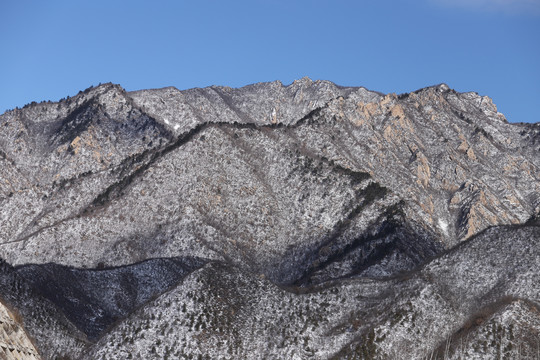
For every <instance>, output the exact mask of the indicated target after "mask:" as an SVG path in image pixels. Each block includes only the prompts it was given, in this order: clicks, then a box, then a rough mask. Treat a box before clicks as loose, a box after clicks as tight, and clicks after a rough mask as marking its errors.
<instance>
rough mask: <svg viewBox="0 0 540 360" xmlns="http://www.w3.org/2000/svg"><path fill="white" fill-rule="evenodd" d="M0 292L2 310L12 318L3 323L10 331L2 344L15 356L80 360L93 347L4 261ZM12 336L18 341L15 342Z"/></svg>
mask: <svg viewBox="0 0 540 360" xmlns="http://www.w3.org/2000/svg"><path fill="white" fill-rule="evenodd" d="M0 289H2V292H1V295H0V296H1V297H0V301H1V304H0V307H1V308H6V309H7V314H8V315H9V316H8V318H6V319H4V320H2V321H3V322H4V323H6V324H7V325H6V326H7V329H6V330H9V329H11V330H9V331H6V333H5V335H4V337H5V336H6V335H7V338H8V339H7V340H6V339H5V340H3V341H4V343H5V345H6V349H8V351H11V352H12V354H14V355H15V354H16V353H15V352H14V350H16V351H17V352H19V353H21V350H22V351H23V353H25V354H26V355H21V356H23V358H25V357H24V356H28V357H31V356H35V357H36V358H39V356H41V357H43V358H44V359H55V358H63V357H68V358H79V357H80V356H81V353H82V351H83V349H85V348H86V347H87V346H88V345H89V344H90V343H89V342H88V341H87V339H86V336H85V335H84V334H82V333H81V332H80V331H78V330H77V328H76V327H75V326H74V325H73V324H72V323H71V322H69V320H67V319H66V317H65V315H64V314H63V313H62V312H61V311H60V310H59V309H58V308H57V307H56V306H55V305H54V304H53V303H52V302H50V301H48V300H47V299H45V298H43V297H42V296H41V295H40V294H39V292H37V291H36V290H35V289H33V288H32V287H31V286H30V285H29V284H28V283H27V282H26V280H25V279H24V278H22V277H21V276H19V275H18V274H17V272H16V271H15V269H14V268H13V267H11V266H10V265H8V264H6V263H5V262H4V261H0ZM3 316H4V317H5V316H6V315H5V314H4V315H3ZM10 319H11V320H10ZM89 321H90V319H89ZM12 332H13V336H14V337H15V338H16V340H14V339H12V336H11V333H12ZM9 339H11V340H9ZM10 341H11V342H10ZM21 341H22V342H21ZM29 341H30V342H31V344H32V346H30V345H29V344H28V342H29ZM21 346H22V347H23V348H24V349H21V348H20V347H21ZM6 349H4V352H6ZM35 352H37V354H38V355H35V354H34V353H35ZM6 354H7V355H8V356H11V355H10V354H9V353H7V352H6ZM33 354H34V355H33Z"/></svg>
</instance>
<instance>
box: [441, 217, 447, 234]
mask: <svg viewBox="0 0 540 360" xmlns="http://www.w3.org/2000/svg"><path fill="white" fill-rule="evenodd" d="M439 227H440V228H441V230H442V231H443V233H444V235H446V236H448V223H447V222H446V221H444V220H442V219H439Z"/></svg>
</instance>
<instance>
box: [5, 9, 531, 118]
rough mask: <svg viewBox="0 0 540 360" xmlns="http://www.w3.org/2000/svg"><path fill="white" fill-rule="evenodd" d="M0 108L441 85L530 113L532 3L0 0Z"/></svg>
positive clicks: (511, 112)
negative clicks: (272, 84) (137, 93)
mask: <svg viewBox="0 0 540 360" xmlns="http://www.w3.org/2000/svg"><path fill="white" fill-rule="evenodd" d="M0 45H1V49H2V50H1V52H0V113H2V112H4V111H5V110H6V109H10V108H14V107H16V106H19V107H20V106H23V105H24V104H26V103H28V102H31V101H38V102H39V101H42V100H53V101H56V100H58V99H60V98H62V97H65V96H67V95H70V96H71V95H74V94H76V93H77V92H78V91H79V90H84V89H85V88H87V87H89V86H90V85H97V84H98V83H100V82H101V83H103V82H109V81H110V82H113V83H118V84H120V85H122V86H123V87H124V88H125V89H126V90H128V91H129V90H138V89H145V88H158V87H164V86H171V85H172V86H176V87H177V88H179V89H187V88H192V87H204V86H209V85H214V84H215V85H227V86H231V87H239V86H243V85H247V84H250V83H255V82H261V81H274V80H281V81H282V82H283V83H284V84H288V83H291V82H292V81H293V80H294V79H298V78H301V77H303V76H309V77H310V78H312V79H314V80H315V79H324V80H330V81H333V82H335V83H337V84H339V85H351V86H365V87H367V88H369V89H372V90H377V91H381V92H385V93H388V92H395V93H402V92H408V91H413V90H416V89H418V88H421V87H425V86H430V85H434V84H438V83H441V82H444V83H447V84H448V85H449V86H450V87H452V88H454V89H456V90H457V91H477V92H478V93H480V94H482V95H488V96H490V97H492V98H493V100H494V102H495V104H496V105H497V106H498V108H499V111H501V112H503V113H504V114H505V115H506V116H507V118H508V120H509V121H512V122H520V121H527V122H538V121H540V115H539V113H540V112H539V111H538V108H539V106H540V0H415V1H407V0H401V1H374V0H373V1H367V0H366V1H360V0H350V1H347V0H311V1H307V0H305V1H294V0H241V1H235V0H220V1H217V0H216V1H209V0H192V1H182V0H174V1H173V0H170V1H167V0H155V1H138V0H131V1H115V0H106V1H105V0H92V1H78V0H69V1H67V0H66V1H59V0H47V1H41V0H35V1H29V0H1V1H0Z"/></svg>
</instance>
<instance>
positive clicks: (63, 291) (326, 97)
mask: <svg viewBox="0 0 540 360" xmlns="http://www.w3.org/2000/svg"><path fill="white" fill-rule="evenodd" d="M539 153H540V127H539V125H538V123H537V124H510V123H508V122H507V121H506V119H505V117H504V116H503V115H502V114H500V113H498V112H497V108H496V107H495V105H493V103H492V102H491V100H490V99H489V98H488V97H485V96H479V95H478V94H476V93H457V92H455V91H453V90H451V89H450V88H449V87H448V86H446V85H444V84H442V85H438V86H433V87H429V88H425V89H421V90H418V91H416V92H413V93H410V94H402V95H399V96H397V95H395V94H388V95H384V94H380V93H377V92H372V91H369V90H367V89H365V88H344V87H339V86H337V85H335V84H332V83H330V82H326V81H311V80H310V79H307V78H304V79H301V80H298V81H295V82H293V83H292V84H291V85H288V86H284V85H282V84H281V83H280V82H273V83H262V84H254V85H250V86H246V87H244V88H240V89H231V88H227V87H217V86H213V87H209V88H205V89H191V90H186V91H179V90H177V89H175V88H165V89H157V90H142V91H136V92H126V91H124V90H123V89H122V88H121V87H119V86H117V85H113V84H105V85H100V86H98V87H96V88H90V89H87V90H85V91H84V92H80V93H79V94H78V95H76V96H74V97H72V98H68V99H66V100H62V101H60V102H59V103H41V104H35V103H33V104H30V105H28V106H26V107H24V108H23V109H16V110H12V111H9V112H6V113H5V114H3V115H1V116H0V166H1V168H2V171H1V172H0V204H1V211H0V225H1V227H2V230H3V231H2V233H0V256H1V257H2V258H3V259H5V260H6V261H7V262H8V263H9V264H11V265H13V266H15V268H11V267H10V266H9V265H7V264H6V265H5V266H6V269H9V271H7V270H6V271H7V273H9V276H8V275H5V276H4V278H3V279H4V280H2V281H4V283H5V284H10V281H15V280H13V279H15V278H16V279H17V282H18V283H22V284H24V289H27V290H25V291H27V292H28V294H31V295H27V298H28V299H29V300H28V301H21V300H20V299H19V296H18V295H17V293H16V292H14V293H13V294H12V296H11V298H10V299H8V300H6V301H8V303H9V305H10V306H11V307H13V308H17V309H19V307H20V308H21V309H22V310H19V311H20V312H21V313H22V312H24V311H27V310H25V309H29V306H30V305H29V304H30V303H31V302H33V301H37V302H39V303H40V304H41V303H43V304H47V306H46V307H45V308H44V310H43V312H42V313H40V315H39V316H42V317H44V318H47V319H48V318H50V319H52V320H51V321H55V324H57V325H55V326H56V327H55V330H54V331H50V332H48V333H44V331H45V328H44V325H43V324H37V323H36V322H35V321H34V322H33V323H32V321H33V320H27V316H24V319H25V324H23V326H24V327H25V329H26V331H27V332H28V333H29V334H30V335H31V336H33V337H34V339H35V341H36V344H37V348H38V350H39V351H40V352H41V354H42V356H43V357H44V358H54V356H60V355H61V356H71V357H73V358H80V357H83V356H86V357H87V358H89V359H90V358H114V359H118V358H130V357H132V358H165V357H167V356H168V357H170V358H177V357H180V356H186V357H197V356H199V355H200V356H205V357H208V358H220V357H221V358H260V357H261V354H266V355H264V356H263V357H265V358H310V357H314V358H332V357H337V358H347V357H351V358H354V357H355V356H356V357H359V358H395V357H396V356H397V355H396V354H400V353H402V352H403V351H405V350H406V351H407V353H409V354H410V356H411V358H418V359H421V358H424V357H429V356H430V355H432V354H433V356H435V355H437V356H440V357H445V358H452V357H455V358H459V357H460V356H462V355H463V354H467V356H468V357H471V358H474V357H475V356H476V357H477V358H478V357H479V356H481V354H485V353H492V354H502V352H501V351H503V352H504V353H505V354H506V353H507V354H514V353H513V352H512V351H513V350H512V349H516V348H514V347H512V346H517V344H518V343H519V344H522V345H520V346H521V347H519V349H520V350H519V351H522V352H521V353H520V354H522V356H524V355H523V354H525V353H527V352H528V353H530V354H533V353H534V351H535V349H536V348H535V345H534V341H533V340H530V339H533V337H531V338H530V339H529V337H527V336H529V335H527V336H525V335H524V334H525V332H524V331H520V332H512V337H511V338H510V335H509V334H510V333H509V331H510V330H509V329H510V328H512V329H513V330H512V331H514V330H515V329H517V328H527V329H529V330H527V332H526V333H527V334H531V332H533V333H534V332H536V333H538V330H539V328H538V326H537V323H538V319H537V315H536V313H535V311H537V310H536V309H538V306H539V301H540V300H539V293H538V289H537V288H536V285H534V284H537V283H538V282H535V276H536V277H537V275H536V274H538V273H539V270H540V269H538V266H539V264H540V261H539V260H540V259H539V256H540V255H539V254H538V251H539V250H538V248H539V247H538V245H537V241H538V236H539V235H538V234H539V228H538V216H539V215H538V214H539V213H540V156H538V154H539ZM524 249H528V250H527V252H524ZM501 259H507V260H505V261H501ZM494 273H495V274H499V275H497V276H494ZM518 280H519V281H518ZM536 280H539V279H536ZM494 281H495V282H494ZM276 314H277V315H276ZM34 315H35V314H34ZM478 316H480V317H481V321H480V322H479V320H478ZM471 319H473V320H471ZM26 321H28V324H26ZM75 328H76V329H77V330H76V331H71V330H69V329H75ZM493 329H496V330H493ZM500 329H503V330H500ZM499 330H500V331H503V332H502V333H501V332H500V331H499ZM493 331H499V332H497V334H495V333H493ZM516 331H517V330H516ZM75 334H78V335H75ZM516 334H518V335H516ZM497 336H498V337H497ZM505 336H506V337H505ZM457 342H459V347H457V346H458V345H457ZM484 342H486V343H487V345H484ZM53 343H54V344H56V345H55V346H53V345H52V344H53ZM492 343H494V344H492ZM508 344H512V345H511V346H510V350H509V349H506V347H508ZM497 346H499V348H500V349H499V350H496V347H497ZM484 347H485V348H486V349H487V348H489V351H488V350H486V349H484ZM505 349H506V350H505ZM526 349H528V350H526ZM497 351H499V352H497ZM494 356H496V355H494ZM509 356H510V355H509ZM531 356H533V355H531ZM531 358H532V357H531Z"/></svg>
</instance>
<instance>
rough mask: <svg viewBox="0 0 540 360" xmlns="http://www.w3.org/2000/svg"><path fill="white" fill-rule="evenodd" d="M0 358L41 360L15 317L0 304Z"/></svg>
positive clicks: (7, 359)
mask: <svg viewBox="0 0 540 360" xmlns="http://www.w3.org/2000/svg"><path fill="white" fill-rule="evenodd" d="M0 358H2V359H6V360H16V359H21V358H23V359H41V357H40V356H39V353H38V352H37V350H36V348H35V347H34V345H33V344H32V341H31V340H30V338H29V337H28V335H27V334H26V333H25V332H24V329H23V328H22V326H21V324H20V323H19V322H18V321H17V320H16V316H15V315H14V314H12V313H11V311H9V309H8V308H7V307H6V306H5V305H4V304H2V302H0Z"/></svg>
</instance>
